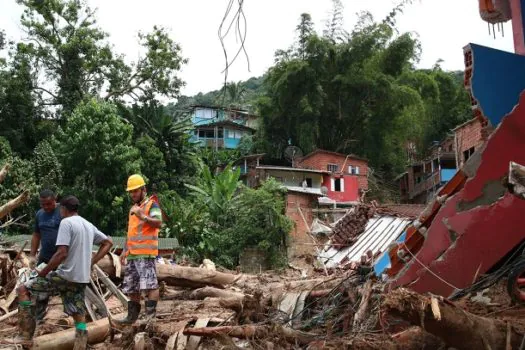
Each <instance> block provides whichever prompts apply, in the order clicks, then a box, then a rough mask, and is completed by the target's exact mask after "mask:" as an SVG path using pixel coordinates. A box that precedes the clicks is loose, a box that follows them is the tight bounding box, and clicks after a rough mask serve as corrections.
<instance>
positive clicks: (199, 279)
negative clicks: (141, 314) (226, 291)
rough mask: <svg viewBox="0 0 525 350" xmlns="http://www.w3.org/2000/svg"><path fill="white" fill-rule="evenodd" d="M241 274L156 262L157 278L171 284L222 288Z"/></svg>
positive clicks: (232, 282)
mask: <svg viewBox="0 0 525 350" xmlns="http://www.w3.org/2000/svg"><path fill="white" fill-rule="evenodd" d="M240 277H241V275H233V274H230V273H223V272H219V271H214V270H209V269H201V268H198V267H186V266H178V265H176V266H173V265H161V264H157V278H158V279H159V281H165V282H166V284H168V285H172V286H187V287H192V288H195V287H205V286H216V287H219V288H224V287H225V286H227V285H230V284H234V283H235V281H237V280H238V279H239V278H240Z"/></svg>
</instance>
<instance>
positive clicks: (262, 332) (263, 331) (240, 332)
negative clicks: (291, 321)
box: [183, 325, 318, 345]
mask: <svg viewBox="0 0 525 350" xmlns="http://www.w3.org/2000/svg"><path fill="white" fill-rule="evenodd" d="M183 334H186V335H197V336H200V337H212V338H219V337H222V336H224V335H227V336H230V337H234V338H241V339H252V338H265V337H268V336H269V335H270V334H272V335H275V334H280V335H281V336H283V338H284V339H286V340H287V341H288V342H290V343H298V344H300V345H306V344H308V343H310V342H312V341H314V340H315V339H316V338H317V337H318V336H317V335H315V334H310V333H305V332H300V331H296V330H294V329H291V328H288V327H280V326H275V327H270V326H252V325H243V326H222V327H204V328H186V329H185V330H184V332H183Z"/></svg>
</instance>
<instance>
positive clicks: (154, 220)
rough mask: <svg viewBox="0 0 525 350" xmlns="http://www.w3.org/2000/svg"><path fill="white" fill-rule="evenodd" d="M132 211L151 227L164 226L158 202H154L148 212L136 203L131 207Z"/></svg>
mask: <svg viewBox="0 0 525 350" xmlns="http://www.w3.org/2000/svg"><path fill="white" fill-rule="evenodd" d="M131 213H132V214H134V215H137V216H138V218H139V219H140V220H142V221H144V222H146V223H147V224H148V225H150V226H151V227H155V228H160V227H161V226H162V212H161V211H160V208H159V206H158V204H157V203H153V204H152V206H151V208H150V210H149V213H148V214H146V213H145V212H144V210H143V209H142V208H140V207H139V206H138V205H136V204H135V205H134V206H133V207H132V208H131Z"/></svg>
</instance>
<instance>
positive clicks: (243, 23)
mask: <svg viewBox="0 0 525 350" xmlns="http://www.w3.org/2000/svg"><path fill="white" fill-rule="evenodd" d="M234 3H235V0H229V1H228V6H227V7H226V11H225V13H224V16H223V18H222V21H221V24H220V26H219V30H218V33H217V35H218V37H219V41H220V42H221V47H222V51H223V53H224V60H225V62H226V63H225V68H224V70H223V71H222V72H221V73H224V88H223V96H222V99H223V100H224V97H225V93H226V85H227V82H228V70H229V68H230V67H231V65H232V64H233V63H234V62H235V61H236V60H237V58H238V57H239V55H240V54H241V52H243V53H244V55H245V57H246V62H247V64H248V72H250V59H249V57H248V52H247V51H246V47H245V46H244V44H245V42H246V36H247V32H248V26H247V20H246V15H245V13H244V9H243V5H244V0H237V5H238V8H237V10H236V11H235V13H234V14H233V17H232V18H231V20H230V22H229V25H228V28H226V30H224V29H225V28H224V26H225V24H226V23H227V20H228V18H229V17H230V14H231V13H232V9H233V7H234ZM232 27H234V28H235V38H236V40H237V41H240V47H239V49H238V50H237V52H236V54H235V55H234V56H233V59H231V61H229V60H228V52H227V50H226V45H225V43H224V40H225V38H226V37H227V36H228V34H229V33H230V31H231V29H232ZM242 29H244V30H242Z"/></svg>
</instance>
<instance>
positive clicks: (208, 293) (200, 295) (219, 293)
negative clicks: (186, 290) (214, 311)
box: [190, 287, 244, 300]
mask: <svg viewBox="0 0 525 350" xmlns="http://www.w3.org/2000/svg"><path fill="white" fill-rule="evenodd" d="M207 297H211V298H237V299H242V298H243V297H244V294H243V293H239V292H234V291H229V290H225V289H219V288H214V287H204V288H199V289H196V290H194V291H193V292H191V294H190V298H192V299H201V300H202V299H204V298H207Z"/></svg>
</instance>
